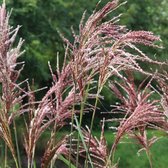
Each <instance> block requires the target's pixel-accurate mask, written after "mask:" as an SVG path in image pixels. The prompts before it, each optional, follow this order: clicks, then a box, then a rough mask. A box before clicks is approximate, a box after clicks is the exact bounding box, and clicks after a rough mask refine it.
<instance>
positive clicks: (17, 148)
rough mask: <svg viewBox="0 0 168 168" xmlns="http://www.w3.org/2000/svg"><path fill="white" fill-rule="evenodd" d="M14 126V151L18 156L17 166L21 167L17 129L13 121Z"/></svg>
mask: <svg viewBox="0 0 168 168" xmlns="http://www.w3.org/2000/svg"><path fill="white" fill-rule="evenodd" d="M13 126H14V134H15V142H16V152H17V158H18V166H19V167H20V168H21V158H20V150H19V145H18V136H17V130H16V123H15V121H13Z"/></svg>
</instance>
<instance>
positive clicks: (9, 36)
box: [0, 3, 29, 166]
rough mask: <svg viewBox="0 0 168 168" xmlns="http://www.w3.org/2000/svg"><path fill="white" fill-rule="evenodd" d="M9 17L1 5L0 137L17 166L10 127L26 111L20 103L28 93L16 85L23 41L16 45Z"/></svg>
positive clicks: (14, 30)
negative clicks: (18, 60)
mask: <svg viewBox="0 0 168 168" xmlns="http://www.w3.org/2000/svg"><path fill="white" fill-rule="evenodd" d="M9 17H10V13H8V12H6V6H5V3H3V4H2V5H1V6H0V88H1V92H0V136H1V138H2V139H3V140H4V141H5V144H6V145H7V146H8V148H9V149H10V151H11V153H12V156H13V158H14V161H15V163H16V166H18V161H17V157H16V151H15V147H14V144H13V140H12V133H11V128H10V125H11V124H13V120H14V119H15V117H16V116H19V115H20V114H22V113H24V112H26V111H27V110H26V109H25V108H23V106H22V104H21V103H22V101H23V98H24V97H26V96H28V94H29V93H27V92H26V91H24V89H21V88H20V86H21V85H22V84H23V83H24V82H21V83H17V80H18V77H19V75H20V72H21V70H22V68H23V62H17V59H18V58H19V57H20V56H21V55H22V54H23V52H24V51H21V46H22V44H23V40H22V39H20V40H19V42H18V44H17V45H16V42H15V39H16V36H17V33H18V30H19V28H20V26H17V27H16V28H13V27H11V26H9ZM15 45H16V47H14V46H15ZM16 107H18V108H16ZM5 166H6V165H5Z"/></svg>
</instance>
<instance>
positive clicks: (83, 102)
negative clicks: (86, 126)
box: [76, 83, 90, 167]
mask: <svg viewBox="0 0 168 168" xmlns="http://www.w3.org/2000/svg"><path fill="white" fill-rule="evenodd" d="M89 87H90V83H89V84H88V85H87V88H86V92H85V96H84V98H83V100H82V101H81V109H80V119H79V127H80V128H81V125H82V119H83V110H84V107H85V102H86V99H87V97H88V91H89ZM79 139H80V135H79V132H78V143H77V159H76V167H78V163H79Z"/></svg>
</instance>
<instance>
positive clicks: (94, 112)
mask: <svg viewBox="0 0 168 168" xmlns="http://www.w3.org/2000/svg"><path fill="white" fill-rule="evenodd" d="M98 100H99V89H98V91H97V94H96V100H95V105H94V110H93V114H92V119H91V125H90V135H89V144H88V153H87V155H86V161H85V164H86V168H87V167H88V164H87V161H88V155H89V148H90V140H91V135H92V129H93V123H94V118H95V114H96V107H97V104H98Z"/></svg>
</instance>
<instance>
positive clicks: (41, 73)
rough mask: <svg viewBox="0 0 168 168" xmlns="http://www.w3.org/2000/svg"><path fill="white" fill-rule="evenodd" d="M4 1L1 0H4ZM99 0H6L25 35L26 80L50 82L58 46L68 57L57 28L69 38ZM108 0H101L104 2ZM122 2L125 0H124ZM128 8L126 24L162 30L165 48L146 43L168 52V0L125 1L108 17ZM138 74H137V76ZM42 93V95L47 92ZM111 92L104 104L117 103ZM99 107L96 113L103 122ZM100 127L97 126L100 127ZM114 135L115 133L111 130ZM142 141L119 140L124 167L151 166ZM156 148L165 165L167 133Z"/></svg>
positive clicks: (160, 167) (159, 165)
mask: <svg viewBox="0 0 168 168" xmlns="http://www.w3.org/2000/svg"><path fill="white" fill-rule="evenodd" d="M0 2H1V3H2V0H0ZM97 2H98V0H6V3H7V8H8V9H9V10H10V9H11V8H12V15H11V19H10V23H11V25H13V26H14V27H15V26H16V25H22V27H21V29H20V31H19V35H18V38H19V37H22V38H23V39H25V43H24V46H23V49H25V50H26V53H25V54H24V56H22V58H21V60H24V61H25V68H24V70H23V72H22V75H21V80H23V79H25V78H29V80H30V83H31V81H32V80H33V81H34V86H35V88H41V87H44V86H50V85H51V75H50V72H49V68H48V61H50V62H51V65H52V67H53V69H54V68H55V66H56V55H57V53H58V52H59V55H60V61H62V60H63V58H64V47H63V42H62V40H61V38H60V36H59V34H58V30H59V31H60V32H61V33H63V34H64V35H65V37H67V38H68V39H70V40H73V38H72V34H71V26H73V28H74V30H75V31H76V32H78V25H79V22H80V19H81V17H82V13H83V12H84V11H85V10H87V15H86V16H89V15H90V14H91V13H92V11H93V9H94V7H95V5H96V3H97ZM107 2H108V0H102V3H101V5H100V6H102V5H103V4H105V3H107ZM121 2H123V0H121ZM120 13H123V15H122V17H121V21H120V22H119V23H120V24H122V25H126V26H127V27H128V28H129V29H131V30H147V31H152V32H154V33H155V34H156V35H159V36H160V37H161V39H162V45H163V47H164V48H163V49H162V50H161V49H157V50H156V49H153V48H146V47H144V48H143V51H145V52H146V53H147V54H148V55H149V56H150V57H154V56H155V57H157V59H158V60H166V59H167V58H168V47H167V46H168V0H128V2H127V4H126V5H124V6H122V7H120V8H119V9H118V10H117V11H116V12H114V13H112V14H110V16H109V17H113V16H116V15H118V14H120ZM138 78H139V77H138V76H137V79H138ZM44 93H45V91H44V92H41V93H39V95H38V98H39V99H40V97H42V96H43V95H44ZM103 93H104V94H105V95H107V96H106V98H105V101H104V102H103V107H102V108H101V110H102V109H103V110H106V105H107V104H108V105H109V103H110V104H112V103H111V102H112V96H111V95H109V94H108V89H104V90H103ZM99 115H100V113H97V117H96V118H97V121H95V122H97V123H98V122H99V121H100V120H99V117H100V116H99ZM96 127H97V126H96ZM96 132H99V131H98V130H95V133H96ZM106 136H107V139H108V141H109V143H110V142H111V141H112V140H109V138H108V137H111V135H110V133H109V132H107V133H106ZM111 143H112V142H111ZM137 149H138V146H136V145H131V146H130V145H128V144H127V145H126V144H123V145H121V147H120V146H119V150H118V154H117V155H119V156H120V161H121V162H120V163H121V165H120V167H122V168H147V167H149V164H148V161H147V159H146V157H144V156H143V155H141V156H140V157H138V156H137V154H136V152H137ZM152 150H154V156H153V158H154V162H155V165H156V168H166V167H165V165H168V162H167V157H168V141H167V140H165V139H163V140H161V142H159V143H158V144H156V145H154V147H153V148H152ZM121 154H122V155H121ZM154 167H155V166H154Z"/></svg>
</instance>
